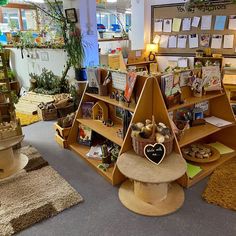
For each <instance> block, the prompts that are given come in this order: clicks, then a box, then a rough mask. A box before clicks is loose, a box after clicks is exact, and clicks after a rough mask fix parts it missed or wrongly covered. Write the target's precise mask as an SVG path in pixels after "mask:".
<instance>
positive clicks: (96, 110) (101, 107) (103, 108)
mask: <svg viewBox="0 0 236 236" xmlns="http://www.w3.org/2000/svg"><path fill="white" fill-rule="evenodd" d="M92 112H93V119H94V120H100V121H106V120H108V107H107V105H106V103H105V102H103V101H98V102H96V103H95V105H94V106H93V107H92Z"/></svg>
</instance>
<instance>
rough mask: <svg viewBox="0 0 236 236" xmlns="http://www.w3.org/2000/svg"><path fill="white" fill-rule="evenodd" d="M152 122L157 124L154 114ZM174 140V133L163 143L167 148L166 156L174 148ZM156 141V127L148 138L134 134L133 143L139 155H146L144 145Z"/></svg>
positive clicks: (152, 143)
mask: <svg viewBox="0 0 236 236" xmlns="http://www.w3.org/2000/svg"><path fill="white" fill-rule="evenodd" d="M152 123H153V124H154V126H155V124H156V123H155V118H154V116H153V117H152ZM173 140H174V136H173V135H172V136H171V137H170V138H169V139H168V140H166V141H165V142H164V143H163V145H164V146H165V148H166V156H167V155H169V154H170V153H171V152H172V150H173ZM155 143H157V142H156V138H155V129H153V132H152V135H151V137H150V138H148V139H144V138H140V137H138V138H137V137H135V136H132V145H133V149H134V151H135V152H136V153H137V154H138V155H139V156H142V157H144V156H145V155H144V147H145V146H146V145H148V144H151V145H154V144H155Z"/></svg>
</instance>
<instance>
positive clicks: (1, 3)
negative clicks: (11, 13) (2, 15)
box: [0, 0, 9, 6]
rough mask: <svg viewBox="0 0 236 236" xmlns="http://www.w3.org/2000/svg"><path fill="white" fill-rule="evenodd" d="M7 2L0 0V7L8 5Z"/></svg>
mask: <svg viewBox="0 0 236 236" xmlns="http://www.w3.org/2000/svg"><path fill="white" fill-rule="evenodd" d="M8 2H9V1H8V0H0V6H4V5H7V4H8Z"/></svg>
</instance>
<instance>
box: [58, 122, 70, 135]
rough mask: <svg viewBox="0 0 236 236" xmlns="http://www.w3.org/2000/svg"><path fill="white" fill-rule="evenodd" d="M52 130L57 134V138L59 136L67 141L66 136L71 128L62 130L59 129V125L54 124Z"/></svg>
mask: <svg viewBox="0 0 236 236" xmlns="http://www.w3.org/2000/svg"><path fill="white" fill-rule="evenodd" d="M54 129H55V131H56V132H57V134H58V135H59V136H61V137H62V138H64V139H67V138H68V136H69V133H70V129H71V127H69V128H62V127H61V126H60V125H58V124H57V123H54Z"/></svg>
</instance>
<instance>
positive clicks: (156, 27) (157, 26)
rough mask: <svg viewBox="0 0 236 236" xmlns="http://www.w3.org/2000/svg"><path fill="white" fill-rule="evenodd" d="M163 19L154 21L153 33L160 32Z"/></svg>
mask: <svg viewBox="0 0 236 236" xmlns="http://www.w3.org/2000/svg"><path fill="white" fill-rule="evenodd" d="M162 27H163V19H155V22H154V32H162Z"/></svg>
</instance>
